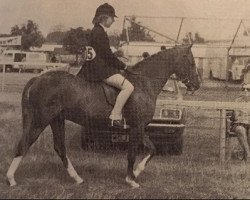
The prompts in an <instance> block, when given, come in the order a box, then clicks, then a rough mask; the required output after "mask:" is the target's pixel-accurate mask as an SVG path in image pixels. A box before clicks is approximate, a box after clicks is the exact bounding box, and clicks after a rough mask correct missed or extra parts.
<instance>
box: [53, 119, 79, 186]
mask: <svg viewBox="0 0 250 200" xmlns="http://www.w3.org/2000/svg"><path fill="white" fill-rule="evenodd" d="M50 126H51V129H52V132H53V140H54V149H55V151H56V152H57V154H58V155H59V157H60V158H61V160H62V162H63V165H64V166H65V168H66V169H67V171H68V173H69V175H70V177H72V178H73V179H74V180H75V181H76V182H77V183H78V184H80V183H82V182H83V180H82V178H81V177H80V176H79V175H78V174H77V172H76V171H75V169H74V167H73V165H72V163H71V161H70V160H69V158H68V157H67V155H66V148H65V120H64V118H63V116H61V115H60V116H58V117H56V118H55V119H53V120H52V122H51V123H50Z"/></svg>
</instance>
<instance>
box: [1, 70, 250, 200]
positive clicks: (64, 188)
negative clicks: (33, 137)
mask: <svg viewBox="0 0 250 200" xmlns="http://www.w3.org/2000/svg"><path fill="white" fill-rule="evenodd" d="M27 76H28V75H27ZM17 78H19V77H17ZM21 79H23V81H24V82H25V78H23V77H22V78H21ZM13 82H14V83H15V82H18V80H16V79H13ZM13 82H12V83H13ZM7 86H8V85H7ZM10 88H11V87H10ZM11 89H12V90H11V91H8V92H7V91H6V93H2V94H3V95H2V96H1V98H0V99H2V100H1V101H0V102H1V103H0V158H1V160H0V163H1V165H0V198H3V199H4V198H6V199H8V198H30V199H34V198H60V199H71V198H88V199H93V198H94V199H104V198H107V199H114V198H116V199H124V198H129V199H135V198H136V199H143V198H148V199H157V198H158V199H159V198H160V199H166V198H186V199H196V198H202V199H208V198H213V199H217V198H218V199H225V198H227V199H229V198H230V199H233V198H235V199H237V198H250V187H249V186H250V175H247V174H245V173H244V171H243V166H244V165H243V163H242V161H240V160H233V162H232V163H231V165H229V166H227V168H224V169H223V168H221V167H220V165H219V132H218V123H216V114H212V115H211V112H210V113H209V112H204V111H199V112H197V111H196V110H189V111H188V119H187V128H186V130H185V132H184V151H183V154H182V155H180V156H168V155H166V156H156V157H154V158H153V159H152V160H151V162H150V163H149V165H148V166H147V168H146V170H145V171H144V172H143V173H142V174H141V175H140V176H139V178H138V182H139V183H140V184H141V188H139V189H131V188H130V187H129V186H127V185H126V183H125V176H126V169H127V161H126V154H125V153H122V152H119V151H118V152H117V151H113V152H100V151H84V150H82V149H81V143H80V141H81V140H80V126H78V125H75V124H73V123H71V122H67V123H66V133H67V134H66V147H67V152H68V156H69V158H70V159H71V161H72V163H73V165H74V167H75V169H76V171H77V172H78V173H79V175H80V176H81V177H82V178H83V179H84V183H83V184H81V185H76V184H75V183H74V181H73V180H72V179H71V178H70V177H69V175H68V174H67V171H66V170H65V169H64V167H63V165H62V162H61V160H60V159H59V157H58V156H57V154H56V153H55V151H54V150H53V142H52V134H51V130H50V128H46V129H45V131H44V132H43V134H42V135H41V137H40V138H39V139H38V141H37V142H36V143H35V144H34V145H33V146H32V147H31V148H30V151H29V153H28V154H27V156H26V157H25V158H24V160H23V162H22V163H21V165H20V167H19V168H18V170H17V172H16V181H17V183H18V185H17V186H16V187H9V186H8V184H7V182H6V176H5V175H6V172H7V170H8V167H9V165H10V163H11V161H12V159H13V153H14V149H15V147H16V144H17V142H18V140H19V138H20V137H21V108H20V102H19V98H20V93H19V85H18V84H17V86H16V89H13V87H12V88H11ZM20 89H21V86H20ZM214 93H215V94H217V95H218V97H219V96H223V94H219V92H218V91H216V92H214ZM207 94H208V96H210V95H211V94H212V90H211V91H209V93H207ZM200 95H204V96H205V94H203V93H202V92H200V94H199V95H198V94H197V95H196V96H195V98H197V99H198V100H199V98H201V97H200ZM215 96H216V95H215ZM185 98H190V97H185ZM193 98H194V97H193ZM223 98H225V95H224V97H223ZM229 98H231V97H229ZM6 99H7V100H8V102H7V101H6ZM211 116H212V117H211ZM138 158H139V159H141V158H142V155H140V156H138Z"/></svg>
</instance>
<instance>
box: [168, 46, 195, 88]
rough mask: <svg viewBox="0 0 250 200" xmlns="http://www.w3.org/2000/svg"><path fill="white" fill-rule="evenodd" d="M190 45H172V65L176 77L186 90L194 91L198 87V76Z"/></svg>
mask: <svg viewBox="0 0 250 200" xmlns="http://www.w3.org/2000/svg"><path fill="white" fill-rule="evenodd" d="M191 47H192V45H182V46H176V47H174V49H175V51H174V54H175V55H174V56H173V59H174V60H173V63H172V64H173V66H174V73H175V74H176V76H177V78H178V79H179V80H180V81H182V83H184V84H185V85H186V87H187V91H191V92H194V91H196V90H198V89H199V88H200V77H199V74H198V71H197V68H196V64H195V61H194V57H193V53H192V51H191Z"/></svg>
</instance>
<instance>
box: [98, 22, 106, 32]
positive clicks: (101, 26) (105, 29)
mask: <svg viewBox="0 0 250 200" xmlns="http://www.w3.org/2000/svg"><path fill="white" fill-rule="evenodd" d="M99 24H100V26H101V27H102V28H103V29H104V31H105V32H107V28H106V27H105V26H103V25H102V24H101V23H99Z"/></svg>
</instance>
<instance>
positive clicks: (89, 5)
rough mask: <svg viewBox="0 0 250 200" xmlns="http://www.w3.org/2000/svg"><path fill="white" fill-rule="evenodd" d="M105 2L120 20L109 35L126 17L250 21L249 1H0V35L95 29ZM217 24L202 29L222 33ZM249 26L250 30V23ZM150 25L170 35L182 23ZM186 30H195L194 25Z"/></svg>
mask: <svg viewBox="0 0 250 200" xmlns="http://www.w3.org/2000/svg"><path fill="white" fill-rule="evenodd" d="M106 2H107V3H109V4H111V5H112V6H113V7H114V8H115V10H116V15H117V16H118V17H119V18H118V19H116V21H115V23H114V24H113V26H112V27H111V28H110V32H112V31H116V32H121V30H122V26H123V19H124V16H129V15H139V16H161V17H202V18H211V19H214V18H227V19H229V18H230V19H231V18H237V19H239V18H245V19H246V18H247V19H250V0H106V1H104V0H0V33H10V29H11V27H13V26H14V25H22V24H24V23H26V22H27V20H29V19H30V20H33V21H34V22H35V23H37V24H38V26H39V29H40V30H41V32H42V34H43V35H44V36H46V35H47V34H48V33H49V32H51V30H53V27H55V26H56V25H63V26H64V27H65V28H66V29H69V28H70V27H72V28H77V27H83V28H85V29H87V28H92V26H93V25H92V23H91V21H92V18H93V16H94V14H95V10H96V8H97V7H98V6H99V5H101V4H103V3H106ZM234 22H235V25H234V26H232V27H231V28H229V30H231V29H232V30H235V29H236V28H237V24H238V21H234ZM193 23H194V22H193ZM214 23H215V24H216V23H217V27H215V28H213V29H212V30H211V29H210V30H209V29H208V30H206V29H207V27H206V23H204V21H203V25H202V26H200V28H201V29H203V31H206V32H209V31H210V32H215V31H218V29H220V28H222V29H223V26H224V25H223V24H221V23H219V22H216V21H215V22H214ZM247 23H249V27H250V22H247ZM145 24H147V22H146V21H145ZM150 24H151V25H154V29H156V30H158V31H159V30H160V32H164V30H163V27H168V28H169V27H170V28H169V30H168V31H170V29H171V27H172V25H174V24H179V22H178V21H175V22H171V23H170V24H172V25H170V24H169V25H168V24H167V23H166V24H165V26H163V22H160V21H159V22H156V21H151V22H150V23H149V22H148V24H147V25H150ZM187 24H188V23H187ZM196 24H197V23H196ZM186 26H192V23H191V22H190V25H186ZM173 29H176V27H175V28H173ZM215 29H216V30H215ZM225 29H226V28H225ZM165 31H167V30H165ZM174 31H175V32H176V30H174ZM226 31H228V29H226ZM230 34H231V33H230Z"/></svg>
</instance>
